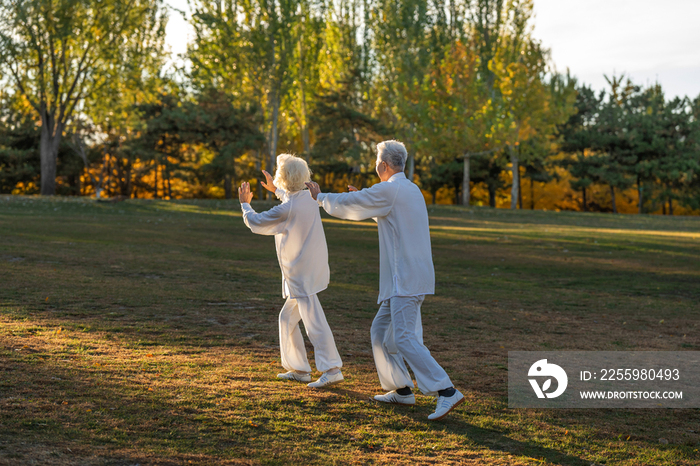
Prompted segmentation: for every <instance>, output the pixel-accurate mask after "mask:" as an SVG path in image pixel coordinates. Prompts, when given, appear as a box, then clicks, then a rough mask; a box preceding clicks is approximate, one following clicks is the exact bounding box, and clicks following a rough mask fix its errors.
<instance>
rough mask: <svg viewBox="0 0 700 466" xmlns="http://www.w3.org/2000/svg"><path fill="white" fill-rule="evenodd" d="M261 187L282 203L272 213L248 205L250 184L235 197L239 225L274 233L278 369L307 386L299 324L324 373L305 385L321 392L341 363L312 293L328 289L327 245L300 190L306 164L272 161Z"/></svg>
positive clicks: (313, 206)
mask: <svg viewBox="0 0 700 466" xmlns="http://www.w3.org/2000/svg"><path fill="white" fill-rule="evenodd" d="M263 174H264V175H265V178H266V180H267V182H263V183H262V185H263V186H264V187H265V189H267V190H268V191H271V192H273V193H275V195H276V196H277V197H278V198H279V199H280V200H281V201H282V203H281V204H279V205H277V206H275V207H273V208H272V209H270V210H268V211H265V212H261V213H257V212H255V210H253V208H252V207H251V206H250V201H251V200H252V198H253V194H252V193H251V191H250V184H249V183H246V182H244V183H242V184H241V187H240V188H239V189H238V196H239V199H240V201H241V209H242V210H243V221H244V222H245V224H246V225H247V226H248V228H250V230H251V231H252V232H253V233H257V234H259V235H274V236H275V246H276V248H277V258H278V260H279V264H280V269H282V296H283V297H284V298H287V302H285V304H284V306H283V307H282V311H281V312H280V316H279V327H280V352H281V354H282V366H283V367H284V368H285V369H286V370H287V371H288V372H287V373H285V374H278V375H277V377H279V378H281V379H288V380H296V381H299V382H311V366H310V365H309V361H308V359H307V356H306V348H305V347H304V339H303V337H302V335H301V330H300V329H299V321H300V320H302V321H303V322H304V327H305V328H306V334H307V335H308V336H309V340H311V344H313V346H314V356H315V362H316V369H318V370H319V371H321V372H323V374H322V375H321V377H320V378H319V379H318V380H317V381H316V382H313V383H309V384H308V385H309V387H312V388H320V387H324V386H326V385H331V384H334V383H338V382H342V381H343V374H342V373H341V372H340V368H341V367H342V365H343V362H342V361H341V359H340V354H338V350H337V348H336V346H335V340H334V339H333V333H332V332H331V328H330V326H329V325H328V321H326V315H325V314H324V313H323V308H322V307H321V303H320V301H319V300H318V297H317V296H316V294H317V293H319V292H321V291H323V290H325V289H326V288H327V287H328V281H329V277H330V270H329V268H328V247H327V246H326V236H325V234H324V232H323V225H322V224H321V215H320V213H319V206H318V204H317V203H316V201H315V200H314V199H313V198H312V197H311V195H310V194H309V192H308V191H307V190H305V188H306V186H305V183H306V182H307V181H309V180H310V179H311V171H310V170H309V167H308V165H307V164H306V161H304V160H303V159H300V158H299V157H295V156H293V155H289V154H282V155H279V156H278V157H277V172H276V173H275V178H274V180H273V179H272V176H271V175H270V174H269V173H268V172H266V171H263Z"/></svg>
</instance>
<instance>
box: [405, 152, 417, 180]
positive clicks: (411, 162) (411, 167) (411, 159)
mask: <svg viewBox="0 0 700 466" xmlns="http://www.w3.org/2000/svg"><path fill="white" fill-rule="evenodd" d="M415 169H416V154H415V151H413V150H411V152H410V153H409V154H408V174H407V175H406V178H408V180H409V181H411V182H413V173H414V172H415Z"/></svg>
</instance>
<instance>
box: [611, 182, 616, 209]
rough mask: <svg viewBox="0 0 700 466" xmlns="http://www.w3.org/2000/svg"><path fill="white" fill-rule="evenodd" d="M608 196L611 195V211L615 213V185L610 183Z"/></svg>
mask: <svg viewBox="0 0 700 466" xmlns="http://www.w3.org/2000/svg"><path fill="white" fill-rule="evenodd" d="M610 196H611V197H612V209H613V213H614V214H616V213H617V203H616V202H615V187H614V186H613V185H610Z"/></svg>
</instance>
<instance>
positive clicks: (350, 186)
mask: <svg viewBox="0 0 700 466" xmlns="http://www.w3.org/2000/svg"><path fill="white" fill-rule="evenodd" d="M355 191H359V189H357V188H356V187H354V186H353V185H351V184H349V185H348V192H351V193H354V192H355Z"/></svg>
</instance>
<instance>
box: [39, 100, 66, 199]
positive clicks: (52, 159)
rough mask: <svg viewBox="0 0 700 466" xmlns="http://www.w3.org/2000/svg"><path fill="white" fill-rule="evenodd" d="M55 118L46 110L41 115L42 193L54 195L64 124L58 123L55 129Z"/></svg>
mask: <svg viewBox="0 0 700 466" xmlns="http://www.w3.org/2000/svg"><path fill="white" fill-rule="evenodd" d="M53 127H54V118H53V116H51V115H49V114H48V113H47V112H46V111H44V112H43V115H41V139H40V143H39V154H40V159H41V194H42V196H53V195H54V194H56V159H57V158H58V146H59V144H60V143H61V136H62V134H63V125H62V124H61V123H58V124H57V125H56V130H55V132H54V131H53Z"/></svg>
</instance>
